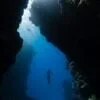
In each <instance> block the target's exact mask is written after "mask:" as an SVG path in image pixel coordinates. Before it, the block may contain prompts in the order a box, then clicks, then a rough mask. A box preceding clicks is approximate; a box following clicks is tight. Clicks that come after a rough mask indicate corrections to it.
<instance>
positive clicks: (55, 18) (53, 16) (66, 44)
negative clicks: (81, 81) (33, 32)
mask: <svg viewBox="0 0 100 100" xmlns="http://www.w3.org/2000/svg"><path fill="white" fill-rule="evenodd" d="M55 5H56V4H55ZM48 6H49V5H47V4H45V3H41V4H40V2H39V0H37V1H36V2H34V3H33V5H32V9H31V18H30V20H31V21H32V22H33V23H34V24H36V25H38V26H39V27H40V29H41V33H42V34H43V35H44V36H46V37H47V39H48V41H50V42H52V43H54V44H55V45H56V46H57V47H58V48H60V49H61V50H62V51H63V52H64V53H65V54H66V55H67V56H68V57H69V60H70V61H71V60H73V61H75V64H76V65H77V66H76V69H77V70H76V71H78V70H79V71H80V72H81V74H82V76H84V77H85V78H86V81H87V83H88V87H87V88H85V89H81V93H82V94H83V95H84V96H86V97H88V96H89V95H90V94H96V96H97V97H100V94H99V93H100V78H99V76H100V48H99V46H100V16H99V15H100V3H99V2H98V0H96V1H93V0H92V1H90V0H89V2H88V3H85V2H83V3H81V4H80V5H78V6H77V4H76V5H73V4H72V3H71V4H70V3H66V2H64V0H62V1H61V4H60V6H61V9H59V7H60V6H59V4H58V6H53V7H52V11H53V12H52V13H51V12H49V10H48V9H47V8H48ZM53 9H56V10H53ZM86 91H87V92H86ZM85 92H86V93H85Z"/></svg>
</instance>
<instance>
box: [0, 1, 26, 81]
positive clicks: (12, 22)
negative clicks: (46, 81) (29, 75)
mask: <svg viewBox="0 0 100 100" xmlns="http://www.w3.org/2000/svg"><path fill="white" fill-rule="evenodd" d="M27 1H28V0H2V1H0V81H1V80H2V75H3V74H4V73H5V72H6V71H7V70H8V69H9V67H11V65H12V64H13V63H14V62H15V58H16V54H17V53H18V52H19V50H20V49H21V47H22V43H23V40H22V39H21V38H20V36H19V33H18V32H17V28H18V26H19V23H20V22H21V16H22V14H23V9H24V8H25V7H26V5H27Z"/></svg>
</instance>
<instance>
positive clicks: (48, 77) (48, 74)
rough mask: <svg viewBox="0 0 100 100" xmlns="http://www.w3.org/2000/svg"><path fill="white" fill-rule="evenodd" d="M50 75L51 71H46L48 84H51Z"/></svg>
mask: <svg viewBox="0 0 100 100" xmlns="http://www.w3.org/2000/svg"><path fill="white" fill-rule="evenodd" d="M51 75H52V71H51V70H48V71H47V81H48V84H51Z"/></svg>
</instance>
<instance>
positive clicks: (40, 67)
mask: <svg viewBox="0 0 100 100" xmlns="http://www.w3.org/2000/svg"><path fill="white" fill-rule="evenodd" d="M31 2H32V0H30V1H29V5H28V7H27V9H25V10H24V14H23V16H22V21H21V23H20V26H19V29H18V31H19V32H20V35H21V37H22V38H23V39H24V43H23V48H22V50H21V52H20V53H19V54H18V56H17V61H16V64H15V65H14V66H13V68H12V69H10V71H9V72H8V73H7V74H6V75H5V77H4V82H6V83H4V84H3V86H2V90H4V92H3V93H2V94H3V95H6V98H5V99H3V100H30V99H27V98H24V99H23V97H22V96H21V95H22V94H23V93H22V92H23V91H24V94H26V95H27V96H28V97H30V98H31V100H71V99H70V98H71V97H72V87H71V83H72V77H71V75H70V73H69V72H68V71H67V70H66V68H65V67H66V63H67V62H68V61H67V58H66V56H65V55H64V54H63V53H62V52H61V51H60V50H59V49H58V48H56V47H55V46H54V45H53V44H51V43H49V42H48V41H47V40H46V38H45V37H44V36H42V35H41V33H40V29H39V27H36V26H35V25H33V24H32V22H30V20H29V16H30V12H29V9H30V4H31ZM27 62H28V63H27ZM26 71H27V74H26ZM10 78H11V80H9V79H10ZM7 79H8V80H7ZM65 81H66V87H67V90H66V91H67V92H68V93H67V92H66V96H65V95H64V94H65V93H64V85H63V84H64V82H65ZM48 82H49V83H48ZM23 85H24V86H23ZM5 86H6V87H7V88H6V92H5ZM10 88H11V91H12V92H9V93H8V91H9V89H10ZM22 90H23V91H22ZM13 91H16V92H15V93H14V92H13ZM67 94H68V95H67ZM7 96H8V97H7ZM16 97H17V99H15V98H16ZM3 98H4V97H3ZM8 98H9V99H8Z"/></svg>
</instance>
